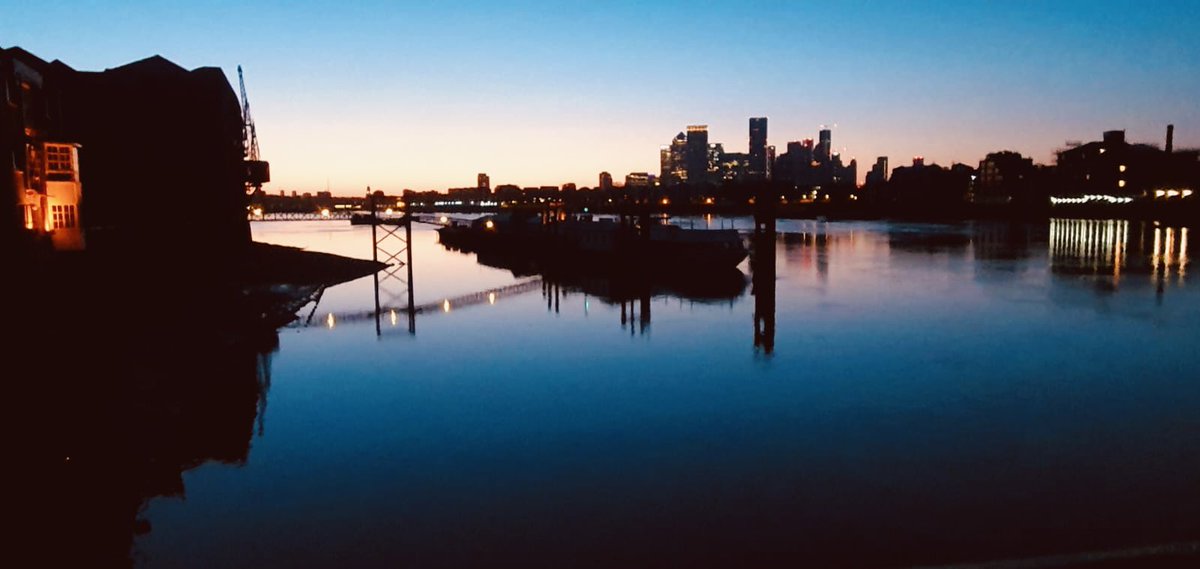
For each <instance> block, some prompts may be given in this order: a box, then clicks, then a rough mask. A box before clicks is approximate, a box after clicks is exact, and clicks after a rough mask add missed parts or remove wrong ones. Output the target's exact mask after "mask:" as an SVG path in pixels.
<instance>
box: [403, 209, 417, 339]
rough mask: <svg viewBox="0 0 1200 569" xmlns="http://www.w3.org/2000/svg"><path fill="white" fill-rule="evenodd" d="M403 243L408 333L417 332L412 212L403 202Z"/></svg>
mask: <svg viewBox="0 0 1200 569" xmlns="http://www.w3.org/2000/svg"><path fill="white" fill-rule="evenodd" d="M404 245H405V247H404V248H405V249H406V250H407V255H408V260H407V263H408V333H409V334H416V333H417V312H416V306H415V304H414V303H413V265H412V212H411V211H409V209H408V204H407V203H406V204H404Z"/></svg>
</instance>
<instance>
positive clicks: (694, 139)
mask: <svg viewBox="0 0 1200 569" xmlns="http://www.w3.org/2000/svg"><path fill="white" fill-rule="evenodd" d="M684 165H685V166H686V167H687V181H688V183H689V184H698V183H703V182H704V181H706V180H707V179H708V125H703V124H701V125H690V126H688V127H687V154H686V155H685V157H684Z"/></svg>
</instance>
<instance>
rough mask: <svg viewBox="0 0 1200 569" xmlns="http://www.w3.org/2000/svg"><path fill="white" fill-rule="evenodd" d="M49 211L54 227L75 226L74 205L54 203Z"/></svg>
mask: <svg viewBox="0 0 1200 569" xmlns="http://www.w3.org/2000/svg"><path fill="white" fill-rule="evenodd" d="M50 213H51V215H52V217H53V221H54V229H69V228H72V227H75V225H76V217H75V206H73V205H56V206H52V207H51V209H50Z"/></svg>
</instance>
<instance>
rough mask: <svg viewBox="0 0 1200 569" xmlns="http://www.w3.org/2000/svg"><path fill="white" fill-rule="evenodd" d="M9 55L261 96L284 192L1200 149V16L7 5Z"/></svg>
mask: <svg viewBox="0 0 1200 569" xmlns="http://www.w3.org/2000/svg"><path fill="white" fill-rule="evenodd" d="M0 14H4V18H3V19H2V20H0V46H4V47H10V46H14V45H16V46H20V47H23V48H25V49H27V50H29V51H31V52H33V53H34V54H36V55H38V56H40V57H42V58H44V59H47V60H53V59H60V60H62V61H64V62H65V63H67V64H68V65H71V66H72V67H74V68H76V69H81V70H102V69H105V68H110V67H117V66H120V65H122V64H125V63H128V62H130V61H135V60H138V59H142V58H145V57H148V56H151V55H155V54H158V55H162V56H164V57H166V58H168V59H170V60H172V61H175V62H176V63H179V64H180V65H182V66H184V67H187V68H189V69H190V68H195V67H201V66H217V67H221V68H222V69H224V71H225V74H226V76H227V77H228V78H229V80H230V83H231V85H232V86H233V88H234V89H237V66H238V65H239V64H240V65H242V66H243V68H244V69H245V75H246V84H247V90H248V91H249V98H250V103H251V108H252V111H253V112H252V114H253V116H254V119H255V123H256V126H257V131H258V135H259V144H260V147H261V149H262V154H263V157H264V158H265V159H266V160H269V161H270V162H271V173H272V182H271V183H270V184H269V185H268V186H267V188H266V189H268V190H271V191H277V190H287V191H291V190H298V191H302V192H303V191H319V190H324V189H325V188H326V187H328V188H329V189H331V190H332V191H333V192H334V193H335V194H339V195H361V194H362V193H363V192H365V190H366V188H367V187H368V186H370V187H371V188H372V189H373V190H380V189H381V190H384V191H385V192H388V193H398V192H399V191H400V190H402V189H414V190H429V189H438V190H444V189H446V188H448V187H463V186H473V185H474V184H475V176H476V174H477V173H479V172H486V173H488V174H489V175H490V176H491V180H492V185H493V186H495V185H498V184H504V183H513V184H518V185H521V186H531V185H561V184H563V183H567V182H573V183H576V184H578V185H579V186H580V187H583V186H595V185H596V183H597V176H598V174H599V172H601V171H608V172H611V173H612V174H613V177H614V178H615V179H617V180H618V181H619V180H621V179H622V178H623V177H624V175H625V174H626V173H629V172H650V173H657V171H658V149H659V148H660V147H661V146H662V145H665V144H668V143H669V142H670V140H671V138H672V137H673V136H674V135H675V134H676V133H678V132H680V131H682V130H684V129H685V127H686V126H687V125H690V124H707V125H708V127H709V140H710V142H721V143H723V144H724V147H725V150H726V151H729V152H745V151H747V147H748V136H749V135H748V119H749V117H756V116H765V117H768V119H769V143H770V144H772V145H775V146H777V147H778V149H779V152H782V151H783V150H784V147H785V146H786V144H787V142H788V141H789V140H800V139H803V138H816V136H817V131H818V130H819V129H820V128H821V126H822V125H831V126H833V146H834V148H835V150H838V151H841V152H842V154H843V156H844V157H845V158H846V159H847V160H848V159H849V158H850V157H854V158H857V159H858V161H859V177H860V180H861V178H862V177H863V175H865V173H866V171H867V170H868V169H869V167H870V164H871V163H873V162H874V160H875V157H876V156H888V157H890V161H891V165H892V166H893V167H895V166H898V165H903V164H904V163H907V162H909V161H911V159H912V157H913V156H916V155H922V156H924V157H925V158H926V162H927V163H928V162H936V163H939V164H943V165H949V164H951V163H954V162H965V163H969V164H977V163H978V161H979V160H980V159H981V158H982V157H983V156H984V155H985V154H987V153H988V152H992V151H997V150H1015V151H1018V152H1021V153H1023V154H1025V155H1027V156H1031V157H1032V158H1033V159H1034V160H1035V161H1036V162H1039V163H1053V159H1054V151H1055V149H1057V148H1061V147H1062V146H1063V145H1064V144H1065V143H1066V141H1070V140H1078V141H1090V140H1098V139H1099V138H1100V136H1101V133H1102V132H1103V131H1105V130H1112V129H1124V130H1125V131H1126V133H1127V137H1128V138H1129V139H1130V140H1131V141H1134V142H1149V143H1155V144H1162V142H1163V139H1164V136H1165V131H1166V125H1167V124H1168V123H1173V124H1174V125H1175V144H1176V147H1200V32H1198V31H1197V30H1200V0H1179V1H1161V2H1155V1H1150V0H1142V1H1140V2H1126V1H1106V0H1091V1H1087V2H1077V1H1070V0H1056V1H1052V2H1041V1H1021V0H1015V1H1006V2H999V1H996V2H972V1H966V0H955V1H933V0H928V1H911V2H901V1H890V0H888V1H883V0H879V1H872V2H867V1H845V2H833V1H828V0H826V1H822V2H803V1H795V2H789V1H781V0H773V1H770V2H758V1H753V0H749V1H746V0H743V1H737V2H652V1H647V0H643V1H640V2H625V1H603V0H592V1H591V2H570V1H562V2H501V1H493V2H475V1H472V0H461V1H456V2H383V1H371V0H364V1H358V2H303V1H293V2H245V1H242V2H200V1H193V2H160V3H156V2H56V1H50V0H42V1H39V2H38V3H37V9H36V10H34V9H31V5H30V4H29V1H28V0H0Z"/></svg>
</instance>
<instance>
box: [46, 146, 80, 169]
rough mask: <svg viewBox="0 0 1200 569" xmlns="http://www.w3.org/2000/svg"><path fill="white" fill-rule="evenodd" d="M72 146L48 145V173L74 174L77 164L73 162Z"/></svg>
mask: <svg viewBox="0 0 1200 569" xmlns="http://www.w3.org/2000/svg"><path fill="white" fill-rule="evenodd" d="M71 162H72V161H71V147H70V146H67V145H63V144H47V145H46V173H47V174H73V173H75V165H74V164H72V163H71Z"/></svg>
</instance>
